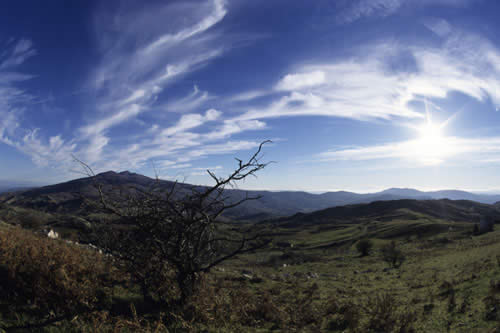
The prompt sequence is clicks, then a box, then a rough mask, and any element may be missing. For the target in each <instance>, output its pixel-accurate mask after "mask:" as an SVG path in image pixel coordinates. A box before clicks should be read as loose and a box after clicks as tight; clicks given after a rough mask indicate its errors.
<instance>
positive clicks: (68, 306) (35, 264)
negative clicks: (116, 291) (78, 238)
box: [0, 228, 110, 320]
mask: <svg viewBox="0 0 500 333" xmlns="http://www.w3.org/2000/svg"><path fill="white" fill-rule="evenodd" d="M109 271H110V265H109V264H108V263H107V262H106V261H105V260H104V258H103V257H102V256H101V255H99V254H98V253H97V252H96V251H95V250H91V249H87V248H83V247H81V246H76V245H73V246H70V245H69V244H65V243H64V241H60V240H53V239H48V238H45V237H42V236H38V235H35V234H33V233H32V232H30V231H26V230H22V229H21V228H8V229H1V230H0V299H1V300H2V301H3V302H6V303H7V306H8V308H9V310H10V311H11V312H12V313H22V312H29V315H30V317H31V318H38V319H39V320H47V319H50V318H55V317H58V316H70V315H74V314H77V313H82V312H88V311H92V310H94V309H96V308H98V307H102V306H104V305H105V303H106V302H109V298H108V296H107V295H108V293H107V288H106V286H107V284H108V281H107V277H108V275H109ZM3 302H2V303H3ZM4 305H5V304H4Z"/></svg>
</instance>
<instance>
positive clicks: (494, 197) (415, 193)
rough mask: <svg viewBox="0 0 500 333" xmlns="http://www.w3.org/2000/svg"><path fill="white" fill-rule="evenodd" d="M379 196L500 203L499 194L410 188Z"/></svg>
mask: <svg viewBox="0 0 500 333" xmlns="http://www.w3.org/2000/svg"><path fill="white" fill-rule="evenodd" d="M379 194H391V195H396V196H400V197H405V198H413V199H422V198H428V199H450V200H470V201H477V202H481V203H486V204H494V203H495V202H498V201H500V195H498V194H476V193H470V192H465V191H459V190H443V191H429V192H423V191H419V190H415V189H410V188H391V189H387V190H384V191H382V192H379Z"/></svg>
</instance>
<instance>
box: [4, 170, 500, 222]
mask: <svg viewBox="0 0 500 333" xmlns="http://www.w3.org/2000/svg"><path fill="white" fill-rule="evenodd" d="M96 180H97V181H98V182H99V183H100V184H102V186H103V190H104V192H105V193H106V194H107V195H109V196H111V197H112V198H115V199H119V197H120V196H122V195H123V194H124V193H126V192H127V190H126V189H127V188H129V187H130V186H134V187H137V188H141V189H146V188H148V187H149V186H151V185H152V184H153V183H154V182H155V180H154V179H152V178H149V177H146V176H143V175H140V174H136V173H131V172H128V171H125V172H120V173H116V172H113V171H109V172H105V173H101V174H99V175H97V178H96ZM160 184H161V186H162V187H163V188H165V189H168V188H171V187H172V186H173V184H174V183H173V182H170V181H166V180H161V181H160ZM0 185H1V184H0ZM193 186H194V185H190V184H178V190H179V191H180V192H183V191H189V189H190V188H192V187H193ZM227 193H228V196H229V201H231V202H234V201H236V200H239V199H242V198H244V197H245V196H246V195H247V193H248V195H250V196H261V197H262V198H261V199H259V200H252V201H248V202H245V203H244V204H242V205H241V206H239V207H237V208H234V209H232V210H231V211H228V213H227V214H226V216H227V217H228V218H231V219H238V220H252V221H256V220H263V219H267V218H274V217H282V216H290V215H293V214H296V213H309V212H313V211H317V210H322V209H326V208H331V207H336V206H344V205H354V204H362V203H371V202H375V201H388V200H401V199H415V200H430V199H450V200H469V201H475V202H479V203H483V204H494V203H496V202H498V201H500V195H489V194H474V193H470V192H465V191H458V190H445V191H431V192H423V191H418V190H415V189H402V188H391V189H387V190H384V191H381V192H377V193H368V194H360V193H354V192H346V191H338V192H327V193H323V194H312V193H308V192H292V191H282V192H271V191H244V190H236V189H230V190H227ZM96 196H97V191H96V190H95V188H94V187H93V180H92V179H90V178H81V179H76V180H72V181H69V182H65V183H61V184H55V185H50V186H44V187H39V188H33V189H29V190H20V191H17V192H14V193H12V192H11V193H4V194H2V195H0V203H3V204H9V205H12V206H20V207H24V208H31V209H37V210H41V211H44V212H48V213H63V214H75V215H79V216H81V215H82V214H84V213H85V209H88V208H87V207H85V205H84V198H91V199H92V198H96Z"/></svg>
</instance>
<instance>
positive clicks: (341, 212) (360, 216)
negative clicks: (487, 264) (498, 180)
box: [274, 199, 500, 227]
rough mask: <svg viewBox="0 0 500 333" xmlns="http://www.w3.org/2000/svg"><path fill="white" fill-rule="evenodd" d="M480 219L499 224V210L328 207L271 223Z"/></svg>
mask: <svg viewBox="0 0 500 333" xmlns="http://www.w3.org/2000/svg"><path fill="white" fill-rule="evenodd" d="M480 216H489V217H491V218H493V219H494V220H500V209H499V207H497V206H492V205H488V204H482V203H478V202H474V201H467V200H449V199H440V200H414V199H401V200H393V201H375V202H371V203H368V204H357V205H346V206H338V207H331V208H327V209H323V210H319V211H315V212H312V213H307V214H305V213H298V214H295V215H293V216H290V217H285V218H281V219H277V220H275V221H274V222H275V223H279V224H280V225H282V226H288V227H291V226H299V225H300V226H305V225H321V224H342V223H344V224H345V223H348V224H355V223H359V222H363V221H378V222H387V221H394V220H402V221H412V220H417V219H428V220H434V219H440V220H445V221H454V222H466V223H478V222H479V219H480Z"/></svg>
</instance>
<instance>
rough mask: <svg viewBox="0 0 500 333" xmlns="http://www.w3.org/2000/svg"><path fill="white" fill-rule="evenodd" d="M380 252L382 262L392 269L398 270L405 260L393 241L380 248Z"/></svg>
mask: <svg viewBox="0 0 500 333" xmlns="http://www.w3.org/2000/svg"><path fill="white" fill-rule="evenodd" d="M381 252H382V258H383V259H384V261H385V262H387V263H389V264H390V265H391V266H392V267H394V268H399V267H400V266H401V265H402V264H403V262H404V261H405V259H406V258H405V256H404V254H403V252H402V251H401V250H400V249H399V248H398V247H397V245H396V242H395V241H392V242H391V243H390V244H387V245H384V246H382V248H381Z"/></svg>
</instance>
